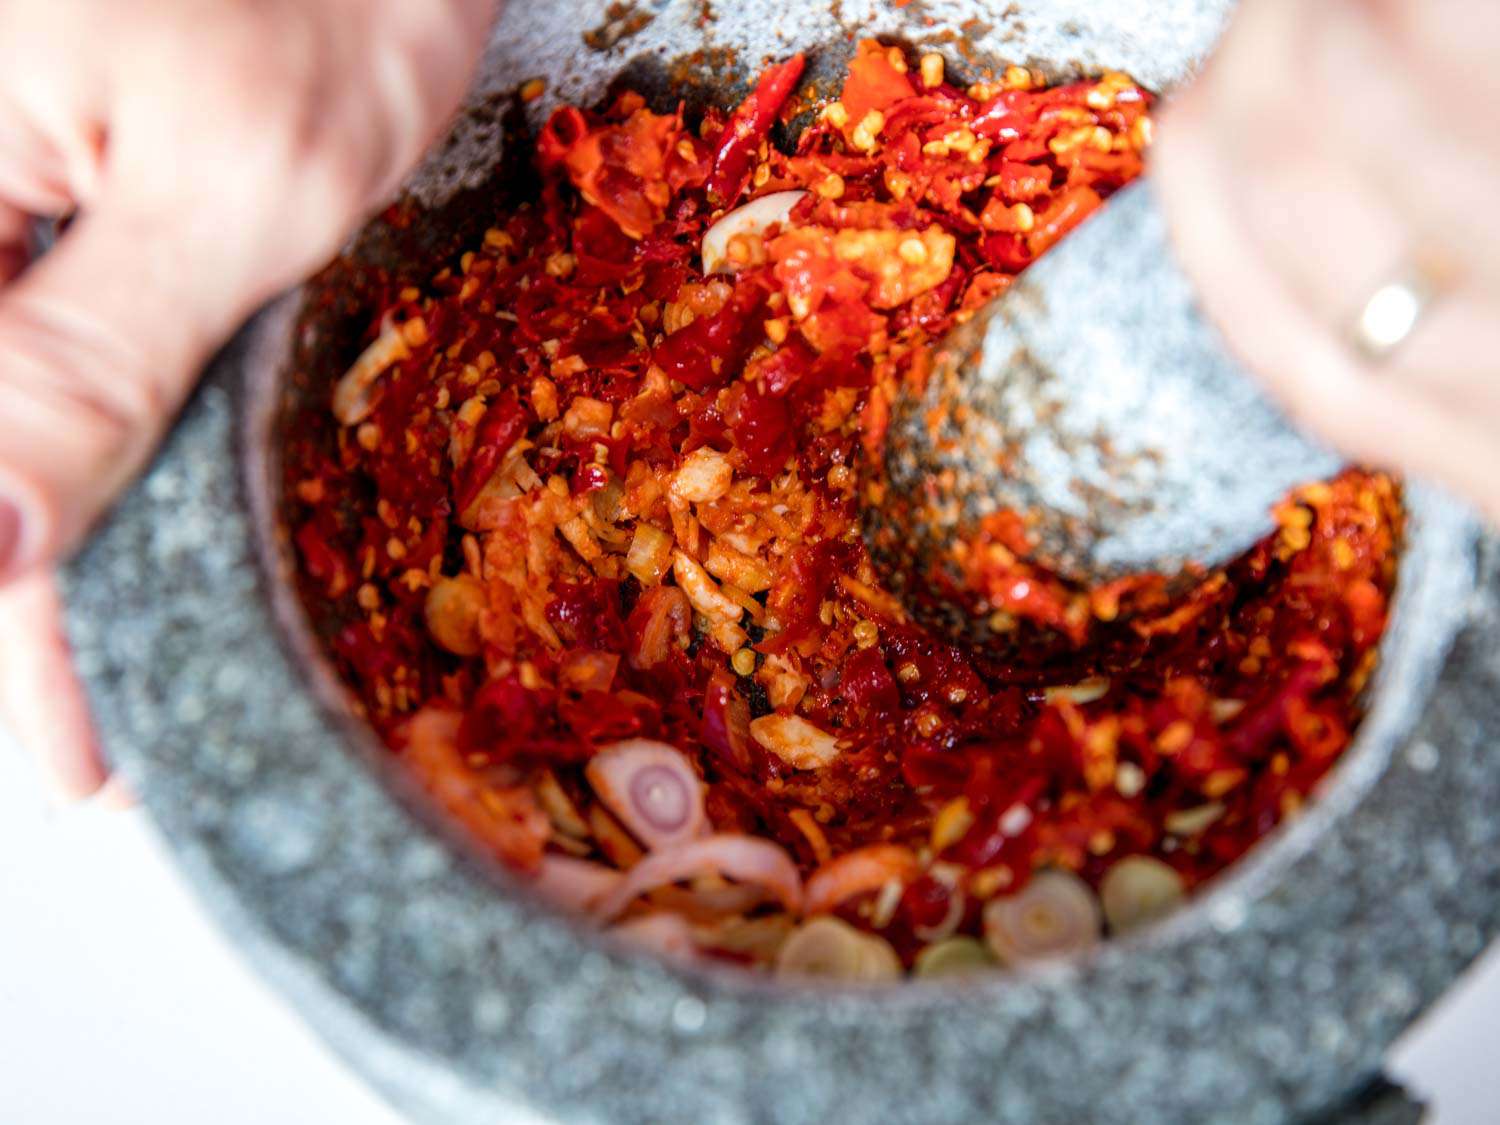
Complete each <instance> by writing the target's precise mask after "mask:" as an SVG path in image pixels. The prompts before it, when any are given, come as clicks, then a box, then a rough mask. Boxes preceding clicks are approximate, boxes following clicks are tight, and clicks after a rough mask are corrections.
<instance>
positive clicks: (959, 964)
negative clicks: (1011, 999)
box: [912, 937, 995, 980]
mask: <svg viewBox="0 0 1500 1125" xmlns="http://www.w3.org/2000/svg"><path fill="white" fill-rule="evenodd" d="M994 967H995V958H994V956H993V955H992V954H991V953H990V951H989V950H988V949H986V948H985V945H984V942H982V941H980V940H979V939H978V938H971V937H950V938H945V939H944V940H942V941H937V942H933V943H932V944H931V945H929V946H928V947H927V948H926V949H924V950H922V952H920V953H918V954H917V959H916V962H915V963H914V964H913V965H912V974H913V975H914V976H917V977H921V978H923V979H927V980H930V979H932V978H934V977H966V976H972V975H973V974H975V973H982V972H986V971H988V970H990V969H993V968H994Z"/></svg>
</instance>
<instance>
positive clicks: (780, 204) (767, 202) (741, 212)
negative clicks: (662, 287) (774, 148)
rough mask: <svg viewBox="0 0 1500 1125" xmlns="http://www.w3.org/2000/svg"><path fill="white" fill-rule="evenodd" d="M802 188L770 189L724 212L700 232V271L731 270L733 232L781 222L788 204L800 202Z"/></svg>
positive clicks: (747, 232)
mask: <svg viewBox="0 0 1500 1125" xmlns="http://www.w3.org/2000/svg"><path fill="white" fill-rule="evenodd" d="M806 194H807V192H805V191H773V192H771V193H770V194H768V195H763V196H761V197H760V198H759V199H752V200H751V201H750V202H749V203H746V204H745V205H744V206H743V207H736V208H735V209H734V210H733V211H730V212H729V213H727V214H726V215H724V216H723V217H722V218H721V219H719V221H718V222H716V223H714V225H713V226H711V227H709V228H708V230H706V231H705V232H704V234H703V248H702V256H703V272H704V273H705V274H710V273H732V272H733V271H734V269H735V264H734V263H733V262H732V261H730V259H729V243H730V241H731V240H732V239H733V238H734V237H735V236H736V235H741V234H743V235H756V234H760V233H761V232H762V231H764V230H766V229H767V228H768V227H770V226H772V225H774V224H777V223H784V222H786V221H787V219H788V218H789V217H790V216H791V214H792V208H793V207H795V206H797V204H798V203H800V202H802V197H803V196H805V195H806Z"/></svg>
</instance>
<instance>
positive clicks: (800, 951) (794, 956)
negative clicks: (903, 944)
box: [776, 916, 901, 983]
mask: <svg viewBox="0 0 1500 1125" xmlns="http://www.w3.org/2000/svg"><path fill="white" fill-rule="evenodd" d="M776 972H777V973H778V974H779V975H782V976H802V977H821V978H823V979H825V980H842V981H859V982H866V983H874V982H877V981H883V980H896V979H898V978H900V976H901V959H900V958H899V957H897V956H896V951H895V950H894V949H892V948H891V944H890V942H888V941H886V940H885V939H884V938H880V937H876V936H875V935H874V934H866V933H861V932H860V931H859V930H856V929H855V928H854V927H853V926H851V925H849V923H848V922H845V921H844V920H843V919H841V918H833V917H826V916H825V917H822V918H814V919H812V920H811V921H809V922H805V923H803V924H802V925H801V926H799V927H798V928H797V930H796V932H795V933H793V934H792V936H791V937H789V938H787V939H786V942H785V943H784V944H783V945H782V947H781V951H780V953H778V954H777V956H776Z"/></svg>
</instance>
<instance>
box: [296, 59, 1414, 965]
mask: <svg viewBox="0 0 1500 1125" xmlns="http://www.w3.org/2000/svg"><path fill="white" fill-rule="evenodd" d="M801 73H802V60H801V58H800V57H798V58H792V59H790V60H788V61H786V62H782V63H780V64H778V65H773V66H771V67H770V68H769V69H768V70H766V71H765V73H764V74H763V75H762V76H761V78H760V80H759V81H758V83H757V84H756V85H755V87H754V88H753V90H752V91H751V93H750V94H749V96H748V97H746V98H745V100H744V101H743V102H742V103H741V104H740V105H739V106H738V108H736V109H734V110H733V111H732V112H730V113H727V114H726V113H722V112H718V111H713V110H710V111H709V112H708V113H707V114H706V115H705V116H704V117H703V118H702V120H701V121H699V122H697V123H696V124H694V123H691V122H689V121H688V120H686V119H685V118H684V115H683V112H682V111H681V110H680V109H679V110H678V111H676V112H669V113H665V114H662V113H656V112H653V111H652V110H651V109H650V108H648V107H647V105H646V102H645V101H644V99H643V98H641V97H640V96H638V95H636V94H633V93H625V94H622V95H620V96H619V97H617V98H616V99H615V100H614V101H613V102H612V103H610V104H609V105H608V106H607V107H606V108H605V109H603V110H602V111H600V112H587V111H584V110H580V109H576V108H572V107H568V108H563V109H559V110H557V111H556V112H555V113H554V114H553V115H552V116H551V118H550V119H549V121H548V122H547V124H546V126H545V128H543V129H542V130H541V133H540V135H539V136H538V137H537V138H536V142H535V164H536V168H537V171H538V173H539V177H540V188H539V191H538V193H537V195H536V197H535V198H534V199H532V200H531V201H529V202H526V203H523V204H521V205H519V206H515V207H513V208H512V207H507V208H506V209H504V210H503V211H501V212H500V213H497V214H496V215H495V216H494V219H493V222H492V224H491V227H490V229H489V230H488V232H487V233H486V234H485V235H484V237H483V240H482V242H481V243H480V244H479V245H476V246H474V247H473V248H472V250H471V251H469V252H468V253H465V254H463V256H462V259H461V260H459V261H455V262H453V263H451V264H450V265H449V267H448V268H445V269H443V270H442V272H440V273H438V274H437V276H435V277H434V278H432V280H431V282H430V284H428V285H426V286H425V287H423V288H420V289H418V288H408V289H405V290H404V291H400V292H393V293H391V294H390V295H389V297H388V299H383V300H380V301H378V302H377V304H378V307H375V308H373V309H372V310H371V319H370V327H369V333H368V336H367V338H366V343H367V347H366V348H365V350H364V351H363V353H362V354H361V355H360V356H359V357H358V359H357V360H356V361H355V362H354V363H353V366H352V367H350V368H349V370H348V373H347V374H346V375H345V376H344V377H343V378H342V379H341V380H340V381H339V382H338V384H337V385H336V386H335V387H334V389H333V392H332V397H331V402H330V403H326V404H325V406H324V407H323V409H328V408H331V414H332V418H331V419H330V418H329V417H328V415H327V414H324V415H323V416H322V420H321V421H319V420H318V419H309V418H304V419H301V420H296V421H295V422H294V425H293V427H292V431H291V436H290V440H289V445H288V469H287V471H288V480H287V486H288V489H289V492H290V497H291V502H292V510H293V518H292V520H291V528H292V531H293V538H294V542H295V545H296V549H297V551H298V554H299V557H300V563H301V570H302V580H303V587H304V591H305V595H306V596H307V597H308V598H309V599H312V600H314V601H316V602H318V603H320V604H321V605H322V606H323V607H324V608H325V609H327V608H332V609H333V610H334V611H335V614H334V616H336V617H337V619H338V620H340V621H342V622H343V624H342V625H341V626H340V627H339V628H338V629H337V630H335V631H333V633H332V635H331V636H330V637H329V645H330V647H331V650H332V652H333V654H334V657H335V659H336V661H337V665H338V667H339V668H340V670H341V671H342V673H343V674H344V676H346V677H347V679H348V682H349V684H350V685H351V686H352V688H353V690H354V692H355V694H356V697H357V700H358V704H357V706H358V707H359V708H360V710H361V711H362V713H363V714H364V715H365V716H366V717H367V718H368V720H369V721H370V722H371V723H372V724H373V725H374V727H375V729H376V730H377V731H379V733H380V734H381V735H382V736H383V738H384V739H385V741H386V742H387V743H388V744H389V745H390V747H391V750H392V751H393V752H394V753H395V754H396V755H398V756H399V758H400V760H401V761H403V762H404V763H405V764H406V766H407V767H408V768H409V769H410V771H411V773H412V775H413V776H414V777H415V778H416V779H417V780H418V781H419V782H420V783H421V785H422V786H424V787H425V788H426V789H427V790H428V791H429V792H430V793H431V795H432V797H433V799H434V800H435V802H436V803H437V804H438V805H439V806H441V808H442V809H444V810H445V811H446V812H447V813H448V814H449V815H451V817H452V818H453V819H454V820H456V821H457V822H459V823H460V824H462V826H463V827H464V828H465V829H466V830H467V831H468V832H469V833H470V834H471V835H472V837H473V839H474V840H475V841H476V843H477V844H478V845H479V846H481V847H482V848H484V849H486V850H487V851H489V852H491V853H493V854H494V855H495V856H496V857H498V858H499V859H501V860H503V861H504V862H505V863H506V864H507V865H508V866H509V867H510V868H512V869H513V870H514V871H516V872H518V873H519V874H520V875H521V876H522V877H523V878H525V879H528V880H533V881H534V882H535V884H536V886H537V887H538V888H539V889H540V890H541V891H542V892H543V893H545V894H547V895H550V896H551V897H552V898H553V899H554V900H555V901H557V902H559V903H562V904H565V905H566V906H568V907H571V908H573V909H575V910H578V911H581V912H584V913H586V914H588V915H590V916H592V917H593V918H594V919H596V920H597V921H598V922H599V923H600V924H602V925H607V926H609V927H611V928H612V929H613V930H614V931H616V932H618V933H620V934H622V935H628V936H629V937H631V938H633V939H634V940H636V941H638V942H641V943H644V944H646V945H649V946H650V947H652V948H654V949H658V950H661V951H666V952H670V953H673V954H675V955H678V956H682V957H690V958H714V959H722V960H729V961H734V962H738V963H742V964H746V965H752V966H774V967H775V968H776V969H777V970H778V971H782V972H787V973H805V974H822V975H826V976H833V977H838V978H840V979H846V980H886V979H891V978H895V977H898V976H900V975H902V974H904V973H906V972H908V971H913V972H915V973H917V974H918V975H939V974H951V973H957V972H970V971H974V970H975V969H978V968H982V967H984V966H988V965H992V964H995V963H997V962H998V963H1018V962H1024V961H1027V960H1030V959H1034V958H1038V957H1050V956H1056V955H1058V954H1062V953H1068V952H1071V951H1075V950H1079V949H1083V948H1086V947H1088V946H1089V945H1091V944H1092V943H1094V942H1096V941H1098V940H1099V939H1100V937H1101V935H1102V934H1103V933H1104V932H1107V931H1110V930H1114V931H1120V930H1124V929H1127V928H1129V927H1130V926H1133V925H1137V924H1139V923H1141V922H1143V921H1146V920H1149V919H1151V918H1155V917H1158V916H1159V915H1160V914H1161V913H1163V912H1164V911H1166V910H1168V909H1170V908H1171V907H1172V906H1173V905H1174V904H1175V903H1176V902H1178V901H1179V900H1180V899H1181V898H1182V896H1183V895H1184V894H1185V893H1188V892H1191V890H1192V889H1193V888H1194V887H1196V886H1197V885H1198V884H1199V883H1201V882H1202V881H1203V880H1204V879H1206V878H1208V877H1209V876H1211V875H1213V874H1214V873H1215V872H1217V871H1219V870H1220V869H1221V868H1223V867H1224V866H1225V865H1226V864H1228V863H1230V862H1231V861H1233V860H1234V859H1235V858H1236V857H1238V856H1239V855H1241V854H1242V853H1243V852H1244V851H1245V849H1246V848H1248V847H1249V846H1250V845H1251V844H1252V843H1253V842H1254V841H1255V840H1256V839H1257V838H1259V837H1260V836H1262V835H1263V834H1265V833H1266V832H1267V831H1268V830H1269V829H1271V828H1272V827H1273V826H1274V825H1275V824H1276V823H1277V822H1278V821H1280V820H1282V819H1283V818H1284V817H1286V816H1288V815H1290V814H1292V813H1294V812H1295V811H1296V810H1297V808H1298V807H1299V806H1300V805H1301V804H1302V803H1303V801H1304V800H1305V799H1306V798H1307V796H1308V794H1309V793H1310V791H1311V790H1312V789H1313V788H1314V786H1315V785H1316V783H1317V782H1318V780H1319V778H1321V777H1322V776H1323V775H1324V773H1326V772H1327V771H1328V769H1329V768H1330V766H1331V765H1332V764H1333V763H1334V762H1335V761H1336V760H1337V758H1338V757H1339V755H1340V753H1341V752H1342V751H1343V750H1344V748H1345V747H1346V746H1347V745H1348V743H1349V740H1350V736H1351V731H1352V729H1353V727H1354V725H1355V723H1356V721H1357V719H1358V717H1359V708H1358V702H1357V700H1358V696H1359V693H1360V690H1361V688H1362V687H1363V685H1364V684H1365V683H1366V680H1367V679H1368V677H1369V675H1370V673H1371V670H1372V668H1373V665H1374V663H1375V659H1376V646H1377V643H1378V641H1379V639H1380V636H1381V632H1382V630H1383V628H1384V626H1385V620H1386V610H1387V604H1388V600H1389V596H1390V591H1391V584H1392V580H1393V574H1394V568H1395V561H1396V551H1397V546H1398V540H1399V532H1400V526H1401V517H1400V507H1399V496H1398V492H1397V489H1396V486H1395V485H1394V483H1393V482H1392V481H1391V480H1390V479H1389V478H1387V477H1385V476H1382V475H1380V474H1377V473H1367V472H1361V471H1353V470H1351V471H1348V472H1345V473H1344V474H1342V475H1341V476H1339V477H1338V478H1337V479H1334V480H1331V481H1326V482H1321V483H1314V484H1309V485H1307V486H1306V487H1303V488H1301V489H1299V490H1297V491H1296V492H1295V493H1294V494H1293V495H1291V496H1290V497H1288V498H1287V499H1286V500H1285V501H1284V502H1283V503H1282V504H1281V505H1280V507H1279V508H1278V509H1277V511H1276V521H1277V525H1278V530H1276V531H1275V533H1274V534H1272V535H1270V536H1269V537H1268V538H1266V539H1265V540H1264V541H1263V542H1261V543H1259V544H1258V545H1256V546H1255V547H1254V549H1252V550H1251V551H1249V552H1248V553H1247V554H1245V555H1244V556H1243V557H1241V558H1239V559H1238V560H1237V561H1235V562H1234V563H1233V564H1232V565H1230V566H1228V567H1227V568H1225V569H1224V570H1222V571H1219V572H1215V573H1212V574H1209V575H1207V576H1206V577H1205V578H1204V579H1203V580H1202V581H1201V582H1200V583H1199V584H1198V585H1197V587H1196V588H1195V589H1194V590H1192V591H1191V592H1190V593H1189V594H1188V595H1186V596H1185V597H1182V598H1178V599H1175V600H1173V601H1171V602H1166V601H1165V600H1163V601H1162V602H1161V603H1160V604H1156V605H1152V604H1149V603H1148V604H1146V605H1144V606H1135V607H1133V609H1132V612H1130V613H1120V612H1118V611H1119V601H1120V594H1121V589H1122V588H1121V587H1118V586H1116V587H1109V586H1106V587H1102V588H1099V589H1079V588H1076V587H1073V586H1069V585H1068V584H1066V583H1064V582H1062V581H1061V580H1059V579H1058V578H1056V577H1054V576H1052V575H1049V574H1046V573H1044V572H1041V571H1038V570H1036V569H1035V568H1033V567H1031V566H1029V565H1028V564H1026V563H1025V562H1024V561H1022V560H1021V559H1019V558H1018V557H1017V552H1016V550H1015V548H1016V545H1017V544H1016V542H1015V540H1016V536H1017V535H1018V534H1019V532H1018V531H1017V529H1015V528H997V529H995V533H994V534H992V535H989V536H987V537H985V538H983V539H982V540H981V541H980V542H977V543H975V544H973V545H971V549H972V551H973V552H975V554H974V557H973V565H974V566H975V567H976V568H979V569H981V570H982V571H983V574H984V578H985V583H986V588H987V589H989V590H991V591H992V592H993V593H994V601H993V603H992V605H991V607H990V608H991V610H992V612H993V614H994V620H995V621H996V622H998V623H999V624H1000V626H1001V627H1002V628H1004V629H1007V630H1008V631H1009V636H1010V637H1011V638H1012V640H1013V643H1012V644H1011V646H1010V647H1009V649H1008V651H1001V650H996V649H989V650H986V651H985V652H983V653H981V652H978V651H970V650H966V649H965V648H963V647H959V646H955V645H953V644H952V643H950V642H948V641H946V640H944V639H943V638H942V637H940V636H937V635H934V634H933V633H930V632H928V631H927V630H925V629H924V628H922V627H920V626H919V625H918V624H916V623H914V622H913V621H912V620H911V619H910V618H909V617H908V615H907V614H906V613H905V612H904V610H903V607H902V605H901V604H900V603H899V602H898V601H897V600H896V599H895V598H894V597H893V596H892V595H891V594H890V592H889V591H888V590H887V589H885V588H884V587H883V586H882V583H881V577H880V575H879V574H877V573H876V572H875V571H874V570H873V569H872V567H871V564H870V561H869V558H868V556H867V554H866V550H865V546H864V543H863V541H862V539H861V536H860V532H859V527H860V519H859V512H860V507H861V504H862V503H868V502H878V498H879V495H880V488H881V480H880V474H879V465H880V451H881V448H882V442H883V440H884V437H885V431H886V426H887V423H888V419H889V416H890V409H889V407H890V403H891V401H892V397H893V395H894V394H895V393H896V390H897V388H898V387H900V386H901V385H902V381H903V380H911V381H913V382H916V383H920V381H921V380H922V378H923V377H924V374H925V372H926V370H927V365H928V363H929V357H930V354H931V345H932V344H933V342H934V341H935V340H937V339H938V338H940V337H941V336H942V334H943V333H944V332H945V331H947V330H948V329H949V328H951V327H952V326H953V325H955V324H957V323H960V322H961V321H963V320H964V319H965V318H967V317H969V316H971V315H972V314H973V312H974V310H976V309H978V308H979V307H980V306H981V305H983V304H984V303H985V302H987V301H989V300H990V299H992V298H994V297H996V296H998V295H999V294H1001V293H1003V292H1004V291H1005V289H1006V287H1007V286H1008V285H1009V284H1010V282H1011V280H1012V278H1013V277H1014V276H1015V275H1016V274H1017V273H1018V272H1020V271H1021V270H1023V269H1025V268H1026V266H1027V264H1028V263H1030V262H1031V261H1032V260H1033V259H1035V258H1036V256H1037V255H1039V254H1042V253H1045V252H1046V250H1047V249H1048V248H1049V247H1050V246H1052V245H1053V244H1055V243H1056V242H1057V240H1058V239H1060V238H1062V237H1064V236H1065V235H1066V234H1067V232H1068V231H1069V230H1070V229H1072V228H1073V227H1074V226H1076V225H1077V224H1078V223H1079V222H1080V221H1081V220H1083V219H1084V218H1085V217H1086V216H1088V215H1089V213H1090V212H1092V211H1093V210H1094V209H1096V208H1097V207H1098V206H1099V205H1100V203H1101V201H1103V200H1104V199H1106V198H1107V197H1108V196H1109V195H1110V193H1111V192H1113V191H1115V190H1117V189H1118V188H1119V187H1120V186H1121V185H1123V184H1125V183H1127V182H1128V181H1130V180H1131V179H1132V178H1133V177H1135V176H1137V175H1139V174H1140V172H1141V168H1142V153H1143V151H1144V150H1145V149H1146V147H1147V146H1148V144H1149V142H1150V138H1151V116H1150V110H1151V104H1152V99H1151V97H1150V96H1149V95H1148V94H1147V93H1145V92H1143V91H1142V90H1141V89H1140V88H1139V87H1138V86H1137V85H1136V84H1135V83H1134V82H1133V81H1131V79H1130V78H1128V77H1126V76H1124V75H1121V74H1113V73H1112V74H1105V75H1104V76H1103V77H1101V78H1098V79H1097V80H1093V81H1087V82H1076V83H1072V84H1069V85H1061V86H1055V87H1051V88H1048V87H1046V86H1045V85H1044V84H1043V82H1042V78H1041V76H1040V75H1038V74H1035V73H1033V72H1031V71H1028V70H1025V69H1023V68H1019V67H1011V68H1010V69H1008V70H1006V71H1005V72H1004V74H1003V75H1002V76H1001V77H999V78H997V79H994V80H993V81H987V82H980V83H978V84H973V85H968V86H961V85H958V84H955V83H954V82H953V81H952V80H951V79H950V77H949V76H947V75H945V72H944V66H943V60H942V58H941V56H939V55H936V54H927V55H923V56H922V57H921V58H920V59H913V58H912V57H911V56H909V55H907V54H905V53H903V51H902V50H900V49H898V48H895V47H887V46H883V45H881V44H879V43H876V42H864V43H861V44H859V45H858V47H857V50H856V51H855V53H854V56H853V58H852V60H851V62H850V65H849V73H848V78H847V81H846V83H845V85H844V87H843V90H842V93H841V96H840V97H839V98H838V100H836V101H831V102H827V103H826V104H824V105H822V106H821V108H817V107H816V106H814V105H813V94H812V92H811V91H810V90H809V91H802V90H799V83H800V82H801ZM808 109H816V112H815V113H812V115H811V116H812V123H811V124H809V125H807V127H806V128H805V129H803V131H802V132H801V134H800V137H799V138H798V139H797V141H796V144H795V147H794V150H793V151H792V152H791V153H790V154H788V153H785V152H783V151H780V150H779V149H778V148H777V147H775V146H774V145H772V144H771V143H770V142H769V140H768V135H769V133H770V131H771V129H772V127H773V126H774V125H775V124H776V123H777V122H778V121H781V120H788V119H790V118H791V117H792V116H793V115H794V114H796V113H798V112H801V111H803V110H808ZM1022 530H1023V529H1022Z"/></svg>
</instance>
